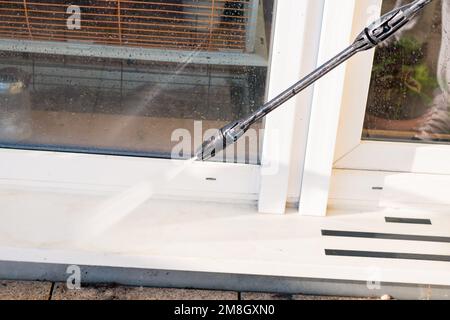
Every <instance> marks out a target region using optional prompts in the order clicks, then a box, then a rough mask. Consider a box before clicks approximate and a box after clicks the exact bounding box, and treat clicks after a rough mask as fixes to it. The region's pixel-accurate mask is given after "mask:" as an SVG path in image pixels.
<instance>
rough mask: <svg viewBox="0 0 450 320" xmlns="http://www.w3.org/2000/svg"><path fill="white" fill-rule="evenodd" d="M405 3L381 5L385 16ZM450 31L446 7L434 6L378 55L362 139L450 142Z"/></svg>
mask: <svg viewBox="0 0 450 320" xmlns="http://www.w3.org/2000/svg"><path fill="white" fill-rule="evenodd" d="M406 2H408V1H401V0H398V1H394V0H385V1H384V2H383V11H384V12H387V11H388V10H391V9H392V8H393V7H394V6H398V5H401V4H403V3H406ZM449 31H450V3H449V1H440V0H438V1H433V2H432V3H431V4H430V5H429V7H428V8H427V9H426V11H425V12H424V14H423V15H421V16H420V17H418V18H417V19H416V20H415V21H414V23H412V24H410V25H409V26H407V27H406V29H405V30H404V31H403V32H402V33H400V34H399V35H397V37H396V38H394V39H392V40H391V41H390V42H388V44H386V45H384V46H382V47H380V48H378V49H377V51H376V54H375V62H374V66H373V71H372V81H371V85H370V93H369V99H368V106H367V112H366V118H365V123H364V133H363V138H365V139H381V140H394V141H413V142H424V143H433V142H434V143H449V142H450V116H449V106H450V99H449V83H450V70H449V68H448V66H449V64H450V38H449V37H450V33H449Z"/></svg>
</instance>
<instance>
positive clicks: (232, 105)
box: [0, 0, 274, 163]
mask: <svg viewBox="0 0 450 320" xmlns="http://www.w3.org/2000/svg"><path fill="white" fill-rule="evenodd" d="M76 7H77V8H75V9H76V10H75V9H74V8H73V7H72V6H71V7H70V8H69V4H67V2H66V1H61V0H45V1H39V0H36V1H33V2H32V3H28V2H27V1H2V2H1V3H0V16H1V19H0V146H1V147H10V148H26V149H43V150H56V151H70V152H88V153H100V154H117V155H133V156H146V157H161V158H169V157H170V156H171V152H172V150H173V148H174V146H175V145H176V144H177V143H178V142H179V141H178V140H177V139H176V138H177V135H175V139H174V136H173V133H174V132H176V131H177V130H187V132H188V133H189V134H190V136H191V139H192V141H191V142H192V145H191V149H192V151H194V148H195V143H198V142H200V141H201V140H202V136H201V135H202V132H204V131H206V130H208V129H211V128H220V127H222V126H223V125H224V124H226V123H228V122H229V121H231V120H234V119H237V118H239V117H241V116H243V115H244V114H247V113H248V112H251V111H252V110H253V109H254V108H256V107H257V106H258V105H259V104H261V103H262V102H263V100H264V96H265V91H266V90H265V89H266V74H267V68H268V55H269V48H270V41H269V40H270V34H271V26H272V23H271V22H272V12H273V9H274V8H273V1H272V0H264V1H258V0H242V1H235V0H233V1H211V0H158V1H154V0H153V1H148V0H144V1H127V0H121V1H105V0H89V1H78V2H77V6H76ZM73 10H75V11H73ZM77 10H78V11H77ZM13 12H14V13H13ZM78 18H79V21H78V22H79V24H78V26H79V28H78V27H77V21H76V19H78ZM18 83H21V84H22V86H21V85H19V84H18ZM14 86H16V87H17V88H16V89H15V91H14V90H13V87H14ZM13 91H14V92H13ZM195 121H202V122H201V125H200V128H198V126H199V124H198V123H197V124H195V123H194V122H195ZM261 127H262V125H261V124H258V125H257V126H256V127H255V129H257V130H258V129H260V128H261ZM194 129H195V130H194ZM197 129H198V130H200V133H198V132H195V131H196V130H197ZM198 130H197V131H198ZM196 135H199V137H196V139H197V141H195V139H194V138H195V136H196ZM255 139H257V141H256V143H254V144H255V145H256V149H255V148H253V149H252V150H250V149H246V150H240V151H235V152H236V153H237V156H236V160H237V161H238V162H244V161H247V162H250V163H258V162H259V153H260V152H259V148H258V147H259V140H258V139H259V136H256V138H255ZM185 151H186V150H185ZM184 156H185V157H189V156H190V154H184Z"/></svg>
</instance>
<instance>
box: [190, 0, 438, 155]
mask: <svg viewBox="0 0 450 320" xmlns="http://www.w3.org/2000/svg"><path fill="white" fill-rule="evenodd" d="M431 1H433V0H415V1H413V2H411V3H410V4H407V5H405V6H402V7H400V8H397V9H394V10H392V11H391V12H389V13H387V14H385V15H384V16H382V17H381V18H380V19H378V20H377V21H375V22H373V23H372V24H371V25H369V26H368V27H366V28H365V29H364V30H363V31H362V32H361V33H360V34H359V35H358V37H357V38H356V40H355V41H354V42H353V43H352V44H351V45H350V46H349V47H348V48H346V49H345V50H343V51H342V52H341V53H339V54H338V55H337V56H335V57H334V58H332V59H331V60H329V61H328V62H326V63H325V64H323V65H322V66H321V67H319V68H317V69H316V70H315V71H313V72H312V73H310V74H309V75H307V76H306V77H304V78H303V79H302V80H300V81H298V82H297V83H296V84H294V85H293V86H291V87H290V88H288V89H287V90H286V91H284V92H283V93H281V94H280V95H278V96H277V97H275V98H274V99H272V100H271V101H269V102H267V103H265V104H264V105H262V106H261V107H260V108H259V109H258V110H256V111H255V112H253V113H252V114H250V115H248V116H246V117H244V118H243V119H241V120H238V121H234V122H232V123H230V124H228V125H226V126H225V127H223V128H222V129H220V130H218V132H217V133H216V134H215V135H214V136H212V137H211V138H209V139H208V140H207V141H205V142H204V143H203V144H202V146H201V147H200V149H199V150H198V151H197V153H196V154H195V157H194V159H197V160H203V161H205V160H208V159H210V158H213V157H214V156H215V155H216V154H218V153H219V152H221V151H222V150H224V149H226V148H227V147H228V146H229V145H232V144H234V143H235V142H236V141H238V140H239V138H241V137H242V136H243V135H244V134H245V132H246V131H247V130H248V129H249V128H250V127H251V126H252V125H253V124H254V123H256V122H257V121H259V120H261V119H262V118H264V117H265V116H266V115H268V114H269V113H270V112H272V111H274V110H275V109H277V108H279V107H280V106H281V105H283V104H284V103H285V102H286V101H288V100H290V99H291V98H292V97H294V96H296V95H297V94H299V93H300V92H302V91H303V90H305V89H306V88H308V87H309V86H311V85H312V84H313V83H315V82H316V81H317V80H319V79H320V78H322V77H323V76H324V75H326V74H327V73H329V72H330V71H332V70H333V69H335V68H336V67H338V66H339V65H341V64H342V63H344V62H345V61H347V60H348V59H350V58H351V57H352V56H354V55H355V54H357V53H358V52H361V51H366V50H369V49H372V48H374V47H376V46H377V45H379V44H380V43H382V42H383V41H385V40H386V39H388V38H390V37H391V36H392V35H394V34H395V33H396V32H398V31H399V30H400V29H401V28H402V27H404V26H405V25H406V24H408V23H409V22H411V20H412V19H413V18H414V17H415V16H416V15H417V14H418V13H419V12H420V11H422V10H423V8H424V7H425V6H426V5H427V4H429V3H430V2H431Z"/></svg>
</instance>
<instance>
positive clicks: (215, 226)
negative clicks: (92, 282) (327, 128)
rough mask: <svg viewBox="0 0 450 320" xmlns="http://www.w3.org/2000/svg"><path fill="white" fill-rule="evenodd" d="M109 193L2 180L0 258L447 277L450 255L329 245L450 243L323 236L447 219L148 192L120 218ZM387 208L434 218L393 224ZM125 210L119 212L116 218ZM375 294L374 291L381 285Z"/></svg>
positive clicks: (360, 277) (421, 247)
mask: <svg viewBox="0 0 450 320" xmlns="http://www.w3.org/2000/svg"><path fill="white" fill-rule="evenodd" d="M110 200H111V198H110V197H108V196H104V195H82V194H77V193H67V192H66V193H64V194H61V193H57V192H48V191H47V192H44V191H42V190H41V191H38V190H26V189H22V190H17V189H8V188H1V190H0V201H1V203H2V211H1V212H0V261H22V262H37V263H50V264H52V263H55V264H68V265H91V266H110V267H125V268H143V269H157V270H173V271H176V270H180V271H195V272H212V273H226V274H246V275H262V276H280V277H298V278H309V279H333V280H352V281H364V282H365V281H370V283H372V282H374V281H375V282H376V281H379V282H380V283H381V288H380V289H379V290H380V291H379V293H380V294H382V293H383V292H382V289H383V283H397V284H400V283H410V284H425V285H450V268H449V263H450V262H444V261H426V260H422V261H421V260H416V259H392V258H390V259H376V258H364V257H346V256H329V255H326V254H325V252H326V251H325V250H334V251H336V250H341V251H346V250H350V251H357V252H386V253H401V254H409V255H419V256H421V255H431V254H432V255H436V256H448V254H449V252H450V243H445V242H442V243H440V242H427V241H420V242H419V241H406V240H386V239H367V238H366V239H364V238H362V239H355V238H347V237H328V236H323V235H322V231H323V230H337V231H353V232H355V231H361V232H383V233H393V234H404V235H422V236H442V237H445V236H447V237H448V236H449V235H450V232H449V230H450V219H448V218H447V217H445V216H443V215H442V214H439V213H432V212H431V213H430V212H418V211H414V212H413V211H405V210H366V209H364V210H363V209H353V210H348V209H347V210H345V211H340V210H332V211H331V212H329V215H328V217H327V218H321V219H317V218H314V217H303V216H300V215H298V214H295V212H294V211H293V210H291V211H290V212H289V213H290V214H287V215H283V216H279V215H260V214H258V213H257V212H256V211H255V209H254V207H253V206H249V205H237V204H221V205H217V204H214V203H199V202H196V203H194V202H188V201H164V200H155V199H153V200H149V201H147V202H145V203H144V204H142V205H141V206H139V207H137V208H135V209H134V210H132V211H130V212H129V213H128V214H127V215H125V216H121V217H116V216H115V215H114V212H111V211H108V213H107V214H106V215H105V213H104V212H103V211H102V210H101V209H102V208H104V207H105V204H106V206H107V204H108V203H109V201H110ZM385 216H394V217H403V218H424V219H430V220H431V221H432V225H413V224H405V225H403V224H388V223H386V222H385V221H384V218H385ZM118 218H119V219H118ZM377 292H378V291H377Z"/></svg>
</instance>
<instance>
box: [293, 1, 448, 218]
mask: <svg viewBox="0 0 450 320" xmlns="http://www.w3.org/2000/svg"><path fill="white" fill-rule="evenodd" d="M381 6H382V0H342V1H333V0H327V1H326V5H325V12H324V21H323V24H324V30H323V33H322V40H321V55H320V59H322V52H323V55H324V56H326V57H328V58H329V57H331V56H333V55H334V54H336V52H338V48H337V47H335V46H333V45H332V44H333V43H334V42H335V41H339V47H340V49H342V45H343V44H344V43H350V42H351V41H353V39H354V38H355V37H356V35H357V34H358V33H359V32H360V31H361V30H362V29H363V28H364V27H365V26H366V25H367V24H368V23H370V22H371V21H372V20H374V19H375V18H377V17H379V16H380V13H381ZM336 12H339V15H336ZM346 21H347V22H346ZM335 26H339V28H335ZM336 39H339V40H336ZM374 52H375V51H374V50H370V51H367V52H363V53H359V54H358V55H356V56H354V57H353V58H352V59H351V60H350V61H349V62H347V64H346V66H345V67H343V68H341V69H340V71H339V70H338V71H337V72H336V71H334V72H333V76H334V84H333V82H332V80H331V79H332V77H333V76H331V77H330V76H329V78H328V82H327V79H324V80H321V83H320V84H319V85H317V86H316V90H315V93H314V97H315V98H314V102H313V106H312V120H311V130H310V132H309V139H308V147H307V148H308V149H307V153H306V162H305V167H304V172H305V174H304V178H303V188H302V193H301V198H300V213H301V214H304V215H314V216H325V215H326V213H327V210H328V209H329V208H330V207H333V206H351V207H355V206H361V205H362V206H371V207H372V206H377V207H389V208H398V207H408V208H413V209H414V208H419V209H420V208H425V207H426V208H427V210H434V209H433V208H437V209H438V211H442V209H443V210H444V211H445V208H446V206H448V205H449V204H450V199H449V197H448V192H446V190H449V189H450V176H449V174H450V161H448V159H450V146H446V145H436V144H429V145H427V144H418V143H401V142H383V141H364V140H362V138H361V137H362V129H363V122H364V116H365V111H366V104H367V98H368V92H369V85H370V78H371V71H372V65H373V58H374ZM319 124H321V125H319Z"/></svg>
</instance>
